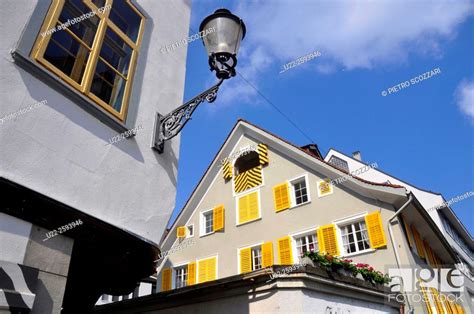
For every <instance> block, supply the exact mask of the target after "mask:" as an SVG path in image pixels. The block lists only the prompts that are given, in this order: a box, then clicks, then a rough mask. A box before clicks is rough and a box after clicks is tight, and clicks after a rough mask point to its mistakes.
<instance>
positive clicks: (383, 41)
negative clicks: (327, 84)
mask: <svg viewBox="0 0 474 314" xmlns="http://www.w3.org/2000/svg"><path fill="white" fill-rule="evenodd" d="M473 7H474V5H473V4H472V3H470V2H469V0H458V1H389V0H385V1H351V2H348V1H307V0H302V1H291V0H277V1H245V2H244V1H242V2H241V3H239V4H238V6H237V8H236V9H234V10H233V11H235V13H236V14H237V15H239V16H240V17H241V18H242V19H243V20H244V22H245V24H246V25H247V36H246V38H245V39H244V42H243V44H242V50H241V52H240V53H239V65H238V66H237V70H238V71H240V72H241V73H242V74H243V75H244V76H245V77H246V78H247V79H249V80H250V81H251V82H252V83H254V84H255V85H256V86H257V88H258V83H259V79H261V78H262V77H263V76H265V77H267V78H268V77H269V76H273V77H274V78H277V77H278V71H279V70H281V68H282V66H283V64H285V63H287V62H289V61H292V60H294V59H296V58H298V57H300V56H304V55H306V54H308V53H310V52H313V51H316V50H319V51H320V52H321V56H320V57H318V58H315V59H313V60H311V61H310V62H307V63H306V64H304V65H301V66H299V67H297V69H296V68H295V69H291V71H301V68H304V69H306V70H311V71H316V72H318V73H323V74H329V75H330V74H331V73H333V72H334V71H337V70H336V69H340V68H345V69H346V70H353V69H357V68H365V69H371V68H374V67H376V66H378V65H381V64H402V63H406V62H407V60H408V58H409V56H410V55H412V54H417V55H424V56H428V57H435V58H437V57H440V56H441V55H442V54H443V50H442V47H443V41H444V40H449V39H451V38H453V37H454V36H455V34H456V29H457V26H458V25H459V24H461V23H462V22H463V21H465V20H466V18H467V17H468V16H469V15H471V14H472V13H473V11H474V10H473ZM275 65H276V66H275ZM271 66H273V70H274V71H275V73H270V72H269V73H265V71H268V70H269V68H270V67H271ZM263 74H266V75H263ZM281 75H287V73H284V74H281ZM226 85H227V86H226V87H227V88H223V90H224V89H225V91H224V92H223V93H222V95H219V98H220V102H221V103H222V102H228V101H232V100H233V101H235V99H239V100H243V101H245V100H248V99H249V98H252V99H253V100H255V98H254V97H253V96H254V95H255V94H256V93H255V91H254V90H253V89H252V88H251V87H249V86H248V85H247V84H246V83H245V82H243V81H242V79H241V78H234V79H232V80H230V82H226Z"/></svg>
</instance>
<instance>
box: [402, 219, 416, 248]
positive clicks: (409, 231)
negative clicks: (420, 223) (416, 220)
mask: <svg viewBox="0 0 474 314" xmlns="http://www.w3.org/2000/svg"><path fill="white" fill-rule="evenodd" d="M403 224H404V226H405V231H406V233H407V238H408V244H409V245H410V247H411V248H413V246H414V243H413V238H412V234H411V230H410V226H409V225H408V224H407V223H406V221H405V219H403Z"/></svg>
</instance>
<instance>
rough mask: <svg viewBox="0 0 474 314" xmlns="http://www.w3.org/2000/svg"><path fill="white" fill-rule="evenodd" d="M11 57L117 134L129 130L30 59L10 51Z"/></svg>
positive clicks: (17, 52) (16, 51) (17, 51)
mask: <svg viewBox="0 0 474 314" xmlns="http://www.w3.org/2000/svg"><path fill="white" fill-rule="evenodd" d="M11 55H12V58H13V60H14V61H15V64H17V65H18V66H20V67H22V68H23V69H24V70H26V71H27V72H28V73H30V74H31V75H33V76H35V77H36V78H37V79H39V80H40V81H42V82H43V83H45V84H47V85H48V86H49V87H51V88H53V89H55V90H56V91H57V92H59V93H60V94H62V95H63V96H65V97H67V98H69V99H70V100H71V101H72V102H73V103H75V104H76V105H78V106H79V107H81V108H82V109H84V110H85V111H87V112H88V113H89V114H91V115H92V116H94V117H95V118H97V119H98V120H100V121H101V122H103V123H104V124H105V125H107V126H108V127H110V128H112V129H113V130H115V131H117V132H118V133H123V132H126V131H129V130H130V128H129V127H128V126H126V125H125V124H124V123H122V122H121V121H119V120H117V119H116V118H114V117H112V116H111V115H110V114H109V113H108V112H107V111H105V110H104V109H102V108H101V107H100V106H99V105H96V104H95V103H94V102H92V101H91V100H89V99H88V98H86V97H85V96H83V95H82V94H81V93H79V92H78V91H76V90H75V89H73V88H72V87H70V86H69V85H67V84H66V83H64V82H63V81H62V80H61V79H60V78H59V77H56V76H55V75H53V74H51V73H50V72H49V71H48V70H46V69H45V68H44V67H43V66H42V65H40V64H39V63H37V62H36V61H34V60H33V59H32V58H31V57H29V56H26V55H24V54H23V53H22V52H21V51H19V50H14V51H12V52H11Z"/></svg>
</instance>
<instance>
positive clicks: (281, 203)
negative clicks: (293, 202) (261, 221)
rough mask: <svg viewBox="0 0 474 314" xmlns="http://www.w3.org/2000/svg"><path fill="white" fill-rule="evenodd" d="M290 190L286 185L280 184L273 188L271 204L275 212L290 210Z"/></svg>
mask: <svg viewBox="0 0 474 314" xmlns="http://www.w3.org/2000/svg"><path fill="white" fill-rule="evenodd" d="M289 190H290V188H289V186H288V183H287V182H285V183H282V184H278V185H275V186H274V187H273V203H274V204H275V211H277V212H279V211H282V210H285V209H288V208H290V191H289Z"/></svg>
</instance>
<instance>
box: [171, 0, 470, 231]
mask: <svg viewBox="0 0 474 314" xmlns="http://www.w3.org/2000/svg"><path fill="white" fill-rule="evenodd" d="M220 7H225V8H227V9H230V10H231V11H232V12H234V13H236V14H237V15H239V16H240V17H241V18H242V19H243V20H244V22H245V23H246V26H247V36H246V38H245V39H244V40H243V42H242V44H241V51H240V52H239V64H238V66H237V71H239V72H240V73H242V75H243V76H244V77H245V78H246V79H247V80H249V81H250V82H252V84H254V85H255V86H256V87H257V89H258V90H259V91H260V92H261V93H262V94H264V95H265V96H266V97H267V98H268V99H269V100H270V101H272V102H273V103H274V104H275V105H276V106H278V108H280V110H281V111H283V112H284V113H285V114H286V115H287V116H288V117H290V119H292V120H293V121H294V122H295V123H296V124H297V125H298V126H299V127H300V128H301V129H302V130H303V131H304V132H305V133H306V134H307V135H308V136H309V137H310V138H311V139H312V140H314V142H315V143H316V144H318V146H319V148H320V150H321V151H322V153H323V155H325V154H326V153H327V152H328V150H329V149H330V148H335V149H337V150H339V151H341V152H343V153H346V154H351V153H352V152H353V151H356V150H360V151H361V153H362V158H363V160H364V161H366V162H369V163H371V162H377V164H378V166H379V168H380V169H382V170H383V171H385V172H387V173H390V174H392V175H394V176H396V177H398V178H400V179H402V180H404V181H407V182H410V183H412V184H414V185H416V186H418V187H421V188H424V189H427V190H431V191H435V192H440V193H442V194H443V196H444V197H445V198H446V199H447V200H449V199H450V198H452V197H456V196H458V195H461V194H464V193H466V192H468V191H474V167H473V165H474V149H473V148H474V107H473V106H474V105H473V102H474V100H473V98H474V61H473V60H474V58H473V56H474V16H473V12H474V10H473V4H472V3H471V4H469V2H468V1H462V0H460V1H456V2H441V1H436V2H434V1H433V2H430V1H417V2H413V1H412V2H406V1H381V2H378V3H375V2H357V3H355V2H342V1H340V2H328V1H311V2H310V1H290V0H286V1H271V2H269V1H265V2H263V1H240V2H237V1H203V0H201V1H200V0H197V1H193V4H192V16H191V29H190V31H189V33H190V35H191V34H194V33H195V32H197V31H198V29H199V24H200V22H201V21H202V19H203V18H204V17H205V16H207V15H209V14H210V13H212V12H213V11H214V10H215V9H217V8H220ZM179 39H180V38H177V39H176V40H179ZM178 49H182V48H178ZM313 51H319V52H320V53H321V56H319V57H317V58H315V59H313V60H311V61H309V62H307V63H305V64H301V65H299V66H297V67H295V68H292V69H290V70H288V71H286V72H284V73H281V74H279V72H280V71H281V70H282V68H283V65H284V64H286V63H288V62H290V61H292V60H295V59H296V58H298V57H301V56H304V55H307V54H309V53H311V52H313ZM435 68H439V69H440V70H441V73H440V74H438V75H436V76H433V77H430V78H427V79H426V80H424V81H422V82H419V83H418V84H411V85H410V86H408V87H406V88H404V89H402V90H399V91H398V92H392V93H391V94H389V95H387V96H382V94H381V93H382V91H384V90H385V91H387V90H388V88H389V87H392V86H394V85H397V84H399V83H401V82H405V81H407V80H408V81H409V80H410V79H411V78H414V77H416V76H418V75H421V74H423V73H425V72H427V71H430V70H433V69H435ZM214 81H215V76H214V74H213V73H211V72H210V71H209V67H208V65H207V56H206V52H205V49H204V47H203V45H202V42H201V41H194V42H192V43H190V44H189V47H188V56H187V69H186V83H185V95H184V98H185V101H186V100H188V99H190V98H192V97H194V96H195V95H196V94H198V93H200V92H202V91H203V90H204V89H206V88H208V87H210V86H211V85H212V84H213V83H214ZM238 118H244V119H246V120H248V121H250V122H252V123H254V124H257V125H259V126H261V127H263V128H265V129H267V130H269V131H271V132H273V133H275V134H278V135H279V136H281V137H283V138H285V139H287V140H289V141H291V142H293V143H295V144H297V145H305V144H308V142H309V140H308V139H307V138H306V137H305V136H304V135H303V134H301V133H300V132H299V131H298V130H296V129H295V127H293V126H292V125H291V124H290V123H289V122H288V121H287V120H286V119H285V118H284V117H283V116H282V115H280V114H279V113H278V112H277V111H276V110H275V109H274V108H273V107H272V106H270V105H269V104H268V103H266V102H265V101H264V99H263V98H262V97H261V96H260V95H258V94H257V93H256V92H255V90H254V89H252V88H251V87H250V86H249V85H248V84H247V83H246V82H245V81H244V80H242V78H241V77H240V76H239V75H237V76H236V77H234V78H232V79H231V80H228V81H226V82H224V84H223V85H222V87H221V90H220V91H219V94H218V97H217V99H216V101H215V102H214V103H212V104H207V103H205V104H202V105H201V106H200V107H199V108H198V110H196V112H195V113H194V116H193V119H192V120H191V121H190V122H189V123H188V124H187V125H186V127H185V128H184V130H183V132H182V135H181V151H180V161H179V177H178V194H177V201H176V209H175V212H174V215H173V218H174V217H175V216H176V214H177V213H178V212H179V211H180V210H181V208H182V206H183V205H184V204H185V202H186V200H187V199H188V197H189V195H190V193H191V192H192V191H193V189H194V187H195V186H196V184H197V182H198V181H199V179H200V178H201V176H202V175H203V173H204V171H205V170H206V169H207V167H208V165H209V163H210V162H211V161H212V158H213V157H214V155H215V154H216V152H217V150H218V149H219V148H220V146H221V145H222V143H223V141H224V139H225V138H226V136H227V135H228V133H229V131H230V130H231V129H232V127H233V126H234V124H235V122H236V121H237V119H238ZM452 208H453V209H454V211H455V212H456V214H457V215H458V217H459V218H460V220H461V221H462V222H463V224H464V225H465V226H466V228H467V229H468V230H469V231H470V232H471V234H474V232H473V231H474V218H473V214H472V213H473V209H474V197H471V198H468V199H466V200H463V201H461V202H458V203H456V204H454V205H453V206H452Z"/></svg>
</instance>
